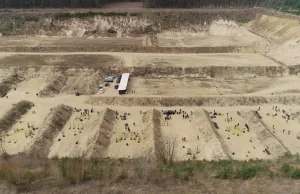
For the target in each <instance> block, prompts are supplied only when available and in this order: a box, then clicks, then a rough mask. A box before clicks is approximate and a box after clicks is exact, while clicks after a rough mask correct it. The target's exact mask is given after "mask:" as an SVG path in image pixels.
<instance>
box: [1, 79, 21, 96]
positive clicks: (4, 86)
mask: <svg viewBox="0 0 300 194" xmlns="http://www.w3.org/2000/svg"><path fill="white" fill-rule="evenodd" d="M23 80H24V79H23V78H22V77H21V76H19V75H17V74H14V75H12V76H10V77H8V78H7V79H4V80H3V81H2V82H1V83H0V97H4V96H6V94H7V93H8V92H9V91H10V90H11V89H13V87H16V86H17V85H18V84H19V83H21V82H22V81H23Z"/></svg>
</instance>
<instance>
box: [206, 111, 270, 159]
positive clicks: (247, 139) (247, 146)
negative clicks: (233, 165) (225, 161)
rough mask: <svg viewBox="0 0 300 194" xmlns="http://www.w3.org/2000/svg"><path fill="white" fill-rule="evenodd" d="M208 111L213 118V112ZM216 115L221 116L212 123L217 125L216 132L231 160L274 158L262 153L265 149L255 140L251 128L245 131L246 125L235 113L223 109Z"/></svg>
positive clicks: (213, 119)
mask: <svg viewBox="0 0 300 194" xmlns="http://www.w3.org/2000/svg"><path fill="white" fill-rule="evenodd" d="M209 110H210V113H211V114H210V115H211V116H213V113H214V110H213V109H209ZM223 111H226V112H223ZM216 113H218V114H221V115H218V116H216V118H212V121H214V122H216V123H217V124H218V126H219V129H217V132H218V133H219V134H220V135H221V138H222V139H224V141H225V142H226V144H227V145H228V148H229V152H230V153H231V157H232V158H233V159H235V160H247V159H258V158H261V159H271V158H272V157H274V156H271V155H267V154H266V153H263V150H264V149H266V147H265V146H264V145H263V144H262V142H260V141H259V140H258V139H257V138H256V134H255V133H253V131H252V130H251V128H249V130H248V129H247V127H246V126H245V124H247V123H246V122H245V121H244V119H243V118H242V117H241V116H239V115H237V111H234V110H224V109H223V110H222V111H219V112H217V111H216ZM227 113H228V116H227ZM231 119H232V120H231ZM228 120H229V121H228Z"/></svg>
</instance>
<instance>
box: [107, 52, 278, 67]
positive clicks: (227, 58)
mask: <svg viewBox="0 0 300 194" xmlns="http://www.w3.org/2000/svg"><path fill="white" fill-rule="evenodd" d="M110 54H111V55H113V56H117V57H120V58H121V59H123V61H124V62H125V64H124V65H126V66H129V67H130V66H155V67H161V66H173V67H199V66H279V64H277V63H275V62H274V61H272V60H270V59H268V58H266V57H264V56H262V55H260V54H252V53H239V54H235V53H224V54H150V53H110Z"/></svg>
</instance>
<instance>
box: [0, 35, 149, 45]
mask: <svg viewBox="0 0 300 194" xmlns="http://www.w3.org/2000/svg"><path fill="white" fill-rule="evenodd" d="M143 40H144V38H143V37H136V38H130V37H128V38H127V37H120V38H116V37H96V38H95V37H93V36H90V37H88V38H83V37H63V36H60V37H58V36H57V37H55V36H51V37H50V36H34V37H27V36H26V37H25V36H16V37H0V46H6V47H21V46H28V47H38V46H39V47H59V46H62V47H98V46H99V45H102V46H117V45H130V46H142V42H143Z"/></svg>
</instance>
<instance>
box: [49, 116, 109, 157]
mask: <svg viewBox="0 0 300 194" xmlns="http://www.w3.org/2000/svg"><path fill="white" fill-rule="evenodd" d="M83 112H84V111H83V110H82V111H79V112H77V111H74V112H73V114H72V116H71V118H70V119H69V120H68V122H67V123H66V125H65V126H64V127H63V129H62V130H61V131H60V132H59V133H58V135H57V136H56V137H55V138H54V141H53V145H52V146H51V147H50V152H49V154H48V157H49V158H52V157H54V156H58V157H59V158H61V157H70V158H75V157H83V156H85V155H86V154H87V151H88V149H89V147H90V144H92V143H93V142H92V141H93V139H94V137H95V135H96V134H97V131H98V130H99V126H100V123H101V121H102V120H103V116H104V115H103V112H99V113H98V112H97V113H95V112H93V113H91V112H90V113H89V114H88V115H86V114H83Z"/></svg>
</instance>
